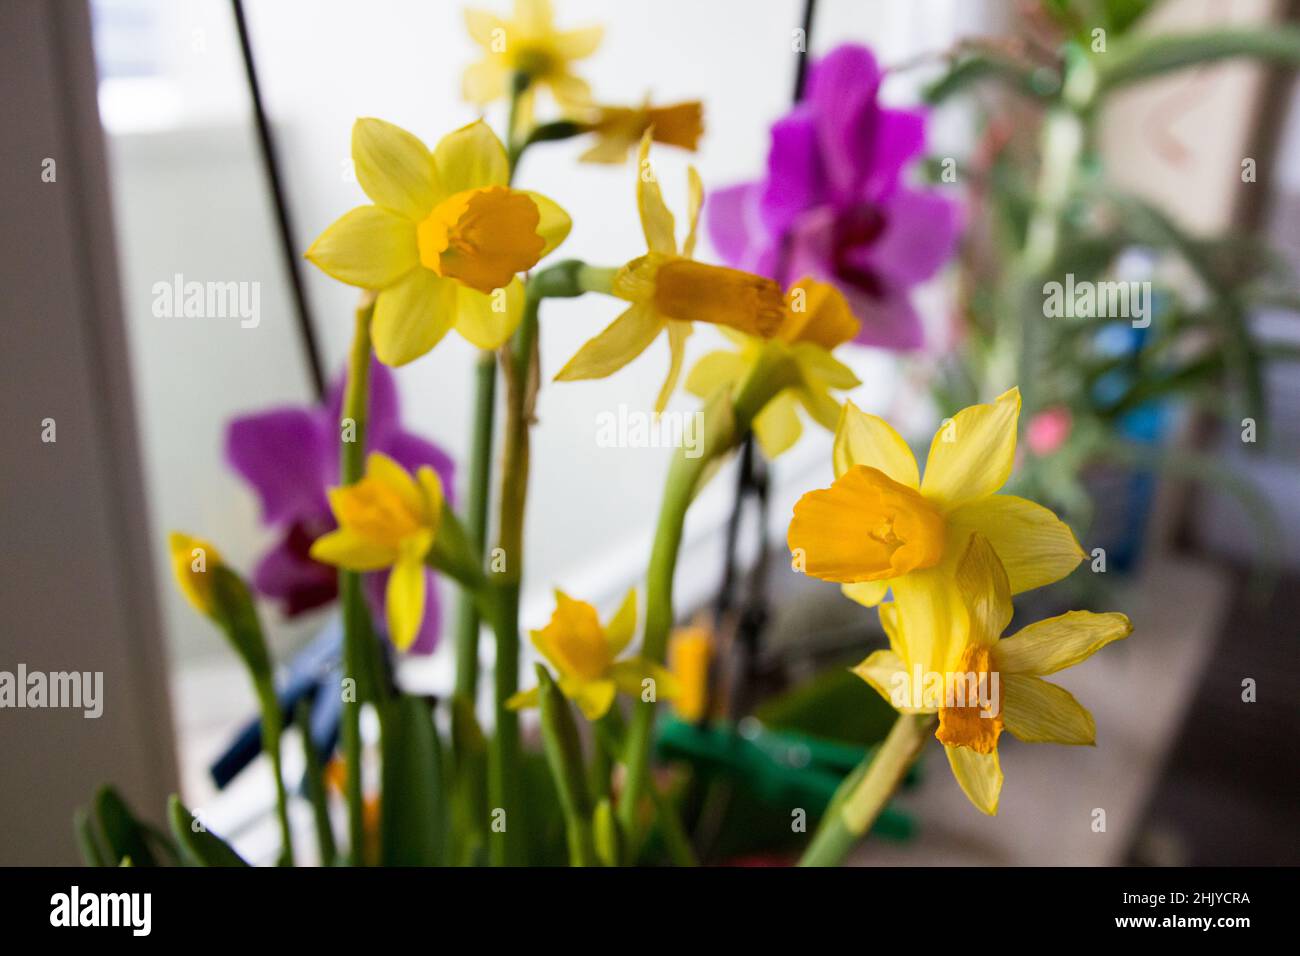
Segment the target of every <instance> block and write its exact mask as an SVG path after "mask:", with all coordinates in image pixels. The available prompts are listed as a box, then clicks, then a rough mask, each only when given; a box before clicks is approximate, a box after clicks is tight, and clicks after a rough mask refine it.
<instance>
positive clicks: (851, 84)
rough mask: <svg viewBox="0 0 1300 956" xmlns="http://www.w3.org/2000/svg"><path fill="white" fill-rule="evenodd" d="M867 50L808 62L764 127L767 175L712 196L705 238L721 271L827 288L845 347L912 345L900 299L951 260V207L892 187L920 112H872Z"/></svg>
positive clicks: (874, 88) (913, 323) (920, 140)
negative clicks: (856, 326)
mask: <svg viewBox="0 0 1300 956" xmlns="http://www.w3.org/2000/svg"><path fill="white" fill-rule="evenodd" d="M880 80H881V71H880V68H879V67H878V66H877V65H876V59H875V57H874V56H872V54H871V51H870V50H868V49H867V48H866V47H864V46H858V45H855V44H845V45H843V46H839V47H837V48H836V49H835V50H833V51H832V52H831V53H829V54H827V56H826V57H824V58H823V59H821V60H819V61H818V62H817V63H815V64H812V67H811V70H810V72H809V77H808V89H807V92H806V94H805V96H804V98H803V99H802V100H801V101H800V102H799V103H798V104H797V105H796V106H795V107H794V108H793V109H792V110H791V111H790V112H789V113H788V114H786V115H785V116H784V117H782V118H781V119H780V120H778V121H777V122H776V124H775V125H773V127H772V147H771V150H770V151H769V153H768V157H767V176H766V178H765V179H762V180H760V181H758V182H751V183H743V184H741V185H739V186H732V187H730V188H728V189H724V190H720V191H718V192H716V193H714V194H713V195H712V196H711V197H710V200H709V220H708V222H709V235H710V236H711V238H712V239H713V244H714V246H715V247H716V248H717V249H718V252H719V253H720V254H721V255H722V257H723V259H725V260H726V261H727V262H728V263H729V264H730V265H733V266H735V267H736V268H739V269H746V270H748V271H750V272H756V273H758V274H760V275H765V276H769V277H770V278H773V279H776V280H777V281H778V282H780V283H781V284H782V285H783V286H785V287H789V286H790V285H791V284H792V283H793V282H795V281H797V280H798V279H800V278H803V277H804V276H811V277H812V278H814V279H819V280H821V281H823V282H830V283H832V284H833V285H835V286H836V287H837V288H838V289H839V290H840V291H841V292H842V293H844V296H845V298H846V299H848V302H849V305H850V307H851V308H852V309H853V313H854V314H855V315H856V316H857V317H858V319H859V320H860V321H861V322H862V329H861V331H860V332H859V333H858V336H857V338H856V339H855V341H857V342H859V343H860V344H863V345H876V346H881V347H884V348H889V349H898V350H902V349H915V348H919V347H920V346H921V345H922V341H923V336H922V329H921V321H920V317H919V316H918V315H917V314H916V311H915V310H914V309H913V308H912V304H911V302H910V301H909V297H908V290H909V289H910V288H911V287H912V286H914V285H916V284H917V283H918V282H921V281H923V280H925V279H928V278H930V277H931V276H932V275H934V274H935V273H936V272H937V271H938V270H939V268H940V267H941V266H942V265H943V264H944V262H946V261H947V259H948V258H949V257H950V256H951V255H952V253H953V250H954V248H955V246H956V242H957V236H958V231H959V216H958V207H957V205H956V204H955V203H953V202H951V201H950V200H948V199H946V198H944V197H943V196H940V195H938V194H937V193H935V192H933V191H922V190H917V189H913V188H910V187H908V186H906V185H904V184H903V183H902V182H901V174H902V170H903V167H904V165H906V164H907V163H908V162H910V161H911V160H913V159H914V158H916V157H917V156H918V155H919V154H920V153H921V151H922V150H923V149H924V147H925V113H924V112H923V111H920V110H891V109H885V108H884V107H882V106H880V104H879V103H877V102H876V94H877V92H878V90H879V87H880Z"/></svg>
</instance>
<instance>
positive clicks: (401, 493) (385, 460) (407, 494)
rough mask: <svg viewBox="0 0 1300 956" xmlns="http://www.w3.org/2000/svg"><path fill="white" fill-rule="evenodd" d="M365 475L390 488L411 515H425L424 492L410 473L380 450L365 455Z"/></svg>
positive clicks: (422, 516) (419, 516) (421, 516)
mask: <svg viewBox="0 0 1300 956" xmlns="http://www.w3.org/2000/svg"><path fill="white" fill-rule="evenodd" d="M366 477H367V478H370V479H373V480H374V481H378V482H380V483H381V484H383V485H384V486H385V487H386V488H389V489H391V490H392V491H393V492H394V493H395V494H396V495H397V497H398V499H399V500H400V501H401V502H402V505H403V506H404V507H405V508H406V510H407V511H409V512H410V513H411V514H412V515H413V516H416V517H418V518H424V517H426V510H425V501H424V493H423V492H422V491H421V490H420V486H419V485H418V484H416V481H415V479H414V478H413V477H412V476H411V473H410V472H409V471H407V470H406V469H405V468H403V467H402V466H401V465H399V464H398V463H397V462H395V461H394V460H393V459H391V458H389V457H388V456H387V455H385V454H384V453H383V452H381V451H372V452H371V453H370V454H369V455H367V456H366Z"/></svg>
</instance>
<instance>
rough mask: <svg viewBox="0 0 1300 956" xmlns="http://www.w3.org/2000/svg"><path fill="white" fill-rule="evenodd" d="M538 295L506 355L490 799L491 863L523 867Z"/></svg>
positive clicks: (530, 295) (530, 298)
mask: <svg viewBox="0 0 1300 956" xmlns="http://www.w3.org/2000/svg"><path fill="white" fill-rule="evenodd" d="M539 305H540V298H539V297H538V295H537V292H536V290H535V288H534V287H533V285H532V283H531V282H530V283H529V286H528V291H527V293H526V295H525V301H524V315H523V319H522V320H521V322H520V324H519V329H518V330H517V331H516V332H515V337H514V341H513V343H512V345H511V348H510V349H509V350H508V351H506V352H505V353H504V354H503V363H504V365H505V367H506V372H507V374H506V431H505V451H504V455H503V457H502V463H501V502H500V507H501V516H500V521H499V528H498V535H499V538H498V541H499V547H500V549H501V554H502V557H503V560H504V562H505V567H504V570H502V571H501V572H499V580H498V581H497V582H496V583H495V585H494V586H493V590H494V592H495V595H496V600H495V602H494V603H495V605H496V613H495V614H494V615H493V618H494V619H493V621H492V624H493V627H494V630H495V633H496V645H497V646H496V652H497V653H496V668H495V672H494V682H493V683H494V688H493V689H494V700H495V709H496V733H495V735H494V736H493V738H492V749H491V754H490V758H491V759H490V762H489V787H488V789H489V795H490V798H491V800H492V805H493V807H494V808H498V809H502V810H505V811H506V830H505V832H503V833H497V834H494V835H493V836H494V839H493V841H492V861H493V863H494V864H496V865H498V866H501V865H509V864H513V863H519V862H522V859H521V856H522V854H521V849H522V844H521V843H520V841H519V840H518V839H517V838H516V834H517V833H518V832H519V831H521V830H522V829H523V826H522V823H523V821H522V819H521V817H522V814H523V804H522V803H521V802H520V800H519V795H520V793H519V788H520V783H521V781H520V770H519V767H520V751H519V715H518V714H517V713H515V711H513V710H511V709H510V708H508V707H507V706H506V701H507V700H509V699H510V698H511V697H512V696H513V695H514V693H515V691H516V690H518V689H519V587H520V581H521V580H522V571H523V568H522V565H523V559H524V553H523V538H524V506H525V504H526V501H527V497H528V457H529V448H528V429H529V427H530V425H531V420H532V415H533V408H532V406H533V397H534V396H535V394H536V389H537V382H536V374H537V372H536V364H535V363H536V354H537V313H538V307H539Z"/></svg>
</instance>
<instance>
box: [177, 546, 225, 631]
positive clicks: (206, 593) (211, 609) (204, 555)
mask: <svg viewBox="0 0 1300 956" xmlns="http://www.w3.org/2000/svg"><path fill="white" fill-rule="evenodd" d="M167 550H168V552H169V553H170V555H171V564H172V574H173V575H174V576H175V578H176V584H177V586H178V587H180V589H181V593H182V594H184V595H185V600H187V601H189V602H190V604H191V605H193V607H194V609H195V610H197V611H198V612H199V613H200V614H206V615H208V616H209V617H211V616H212V615H213V613H215V609H216V608H215V604H214V602H213V598H212V575H211V572H212V571H214V570H215V569H217V568H219V567H220V566H221V565H222V559H221V553H220V552H219V551H217V549H216V548H214V547H213V546H212V545H211V544H210V543H209V542H207V541H205V540H204V539H203V538H196V537H194V536H193V535H189V534H182V533H181V532H179V531H173V532H172V533H171V534H170V535H168V536H167Z"/></svg>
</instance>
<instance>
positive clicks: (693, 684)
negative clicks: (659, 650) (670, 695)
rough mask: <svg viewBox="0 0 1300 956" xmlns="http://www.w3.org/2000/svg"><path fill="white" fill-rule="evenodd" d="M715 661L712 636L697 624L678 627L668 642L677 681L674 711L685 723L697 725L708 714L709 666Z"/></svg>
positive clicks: (670, 658)
mask: <svg viewBox="0 0 1300 956" xmlns="http://www.w3.org/2000/svg"><path fill="white" fill-rule="evenodd" d="M712 660H713V633H712V632H711V631H710V630H709V629H708V628H707V627H702V626H700V625H698V624H696V625H692V626H690V627H683V628H678V629H677V630H676V631H674V632H673V636H672V639H671V640H670V641H669V642H668V666H669V669H670V670H671V671H672V673H673V677H674V678H676V680H677V696H676V697H675V698H674V699H673V710H675V711H676V712H677V716H679V717H680V718H681V719H682V720H685V721H689V722H691V723H695V722H696V721H699V720H703V719H704V718H705V717H706V716H708V712H709V667H710V664H711V662H712Z"/></svg>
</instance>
